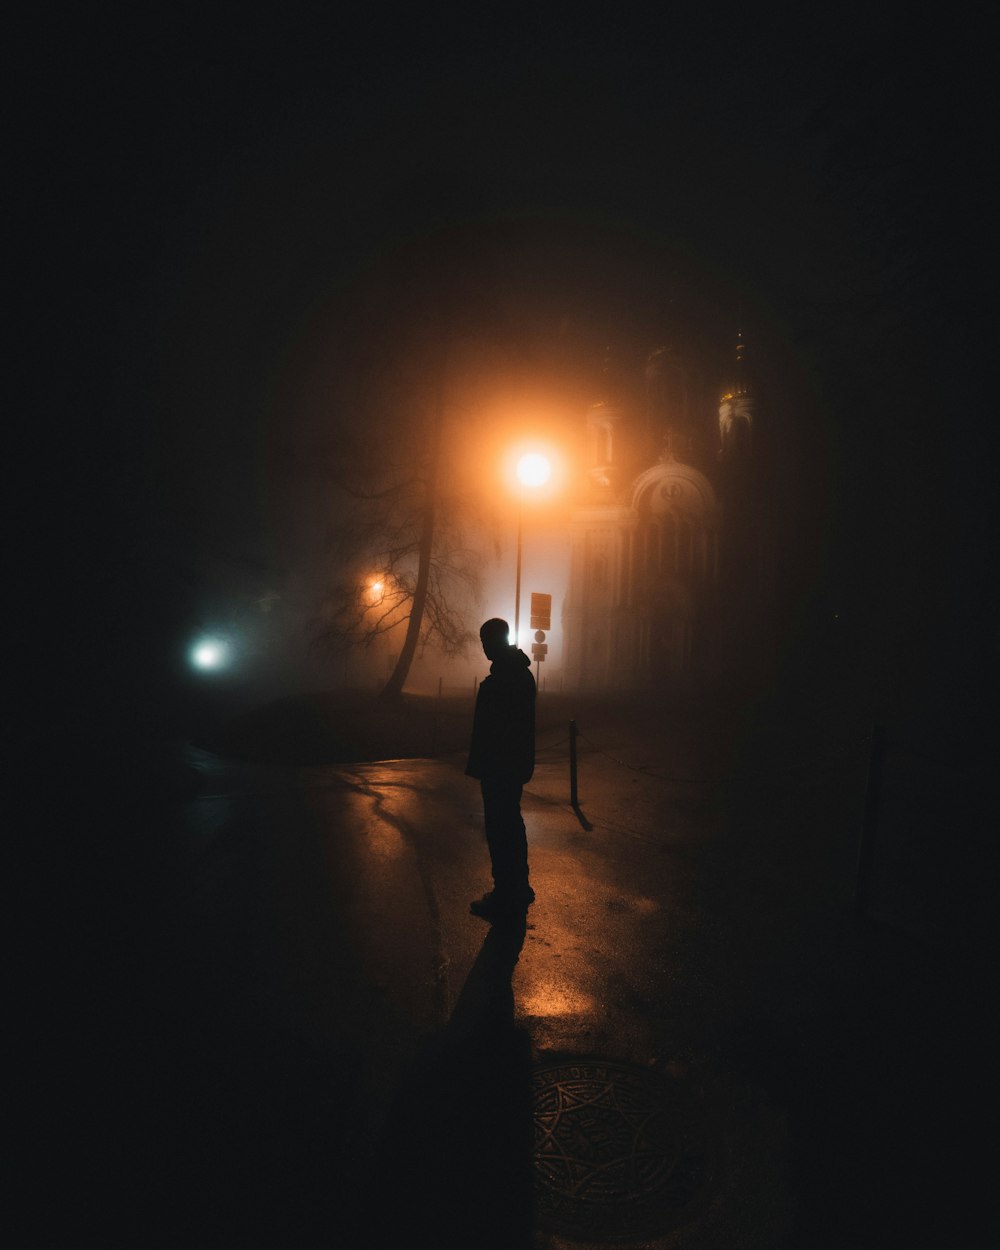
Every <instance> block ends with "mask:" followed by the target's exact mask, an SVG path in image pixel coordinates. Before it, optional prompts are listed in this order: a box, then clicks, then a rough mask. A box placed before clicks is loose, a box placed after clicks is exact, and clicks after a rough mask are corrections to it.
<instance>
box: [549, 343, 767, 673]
mask: <svg viewBox="0 0 1000 1250" xmlns="http://www.w3.org/2000/svg"><path fill="white" fill-rule="evenodd" d="M606 376H607V373H606ZM710 393H711V388H710V387H707V386H706V385H705V384H704V383H703V382H701V381H700V380H699V379H698V378H697V376H695V375H694V373H693V370H692V369H691V368H690V367H686V366H685V365H684V364H683V363H682V362H681V361H679V360H677V359H675V358H674V357H672V355H671V353H669V352H668V351H667V350H666V349H659V350H658V351H657V352H654V353H653V354H652V355H651V356H650V358H649V360H648V361H647V365H646V370H645V377H644V379H643V385H642V386H641V388H638V390H637V392H633V394H632V396H631V397H630V399H629V398H625V399H623V398H622V395H621V392H619V394H617V395H616V394H615V393H614V389H613V388H612V386H611V385H610V383H609V384H608V385H607V386H606V387H605V394H604V396H603V397H602V398H601V399H599V400H598V401H597V402H596V403H594V404H592V405H591V407H590V409H589V410H588V412H587V415H586V435H587V447H588V453H587V466H588V467H587V471H586V475H585V480H584V481H583V482H581V483H580V492H579V501H578V504H577V506H576V507H575V509H574V511H573V513H572V517H571V563H570V577H569V588H568V593H567V597H566V601H565V604H564V608H563V630H564V643H563V645H564V652H563V655H564V667H565V673H566V682H567V684H568V685H569V686H570V687H572V688H576V689H581V690H614V689H637V688H642V687H650V686H654V687H655V686H660V685H668V684H671V683H685V682H687V683H691V682H697V681H698V680H699V679H704V678H711V677H712V676H713V675H721V674H723V673H724V672H725V671H727V670H728V669H730V668H732V667H733V665H734V664H736V665H738V664H739V663H741V662H745V655H744V653H745V651H746V649H747V646H751V647H753V646H755V645H757V644H756V642H755V641H754V634H755V633H758V632H759V626H760V623H761V619H762V616H763V615H765V614H766V611H765V609H766V601H767V591H768V582H769V569H770V567H771V565H772V564H773V561H772V560H771V559H770V553H769V552H768V549H767V527H766V524H765V523H764V518H763V515H762V511H761V508H760V506H759V505H760V502H761V501H760V500H759V498H758V497H757V495H756V492H755V473H754V467H755V465H754V450H753V448H754V422H755V419H756V413H755V407H754V405H755V397H754V392H753V388H752V386H751V384H750V380H749V377H748V374H747V370H746V362H745V359H744V347H743V343H742V339H740V340H739V341H738V343H737V350H736V354H735V359H734V360H733V361H731V363H730V368H729V370H728V376H727V377H726V378H725V379H724V381H723V383H722V384H721V385H719V386H717V387H716V388H715V396H714V403H712V402H711V399H710V398H709V397H710ZM741 656H743V660H742V661H741V658H740V657H741Z"/></svg>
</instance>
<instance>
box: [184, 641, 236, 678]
mask: <svg viewBox="0 0 1000 1250" xmlns="http://www.w3.org/2000/svg"><path fill="white" fill-rule="evenodd" d="M190 657H191V663H192V665H193V666H194V667H195V668H196V669H199V670H200V671H201V672H203V673H212V672H218V670H219V669H222V668H226V667H227V666H228V665H229V663H230V659H231V654H230V646H229V643H228V642H226V640H225V639H224V638H199V639H198V641H197V642H196V643H195V644H194V646H193V647H192V648H191V652H190Z"/></svg>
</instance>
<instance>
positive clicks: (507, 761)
mask: <svg viewBox="0 0 1000 1250" xmlns="http://www.w3.org/2000/svg"><path fill="white" fill-rule="evenodd" d="M509 634H510V629H509V626H508V625H507V622H506V621H502V620H500V619H499V618H498V617H493V618H492V619H491V620H488V621H486V622H484V624H483V626H482V627H481V629H480V630H479V637H480V640H481V641H482V644H483V650H484V651H485V652H486V658H487V659H488V660H491V661H492V663H491V664H490V675H489V677H486V678H484V679H483V681H481V682H480V684H479V693H478V695H477V696H476V712H475V717H474V719H473V723H472V744H471V746H470V748H469V762H468V764H467V765H466V767H465V771H466V774H467V775H468V776H470V777H475V778H477V779H478V781H479V783H480V785H481V786H482V791H483V815H484V818H485V823H486V842H487V845H488V846H489V848H490V860H491V862H492V867H493V889H492V890H491V891H490V893H489V894H485V895H484V896H483V897H482V898H481V899H477V900H476V902H474V903H473V904H472V906H471V910H472V912H473V913H474V914H475V915H477V916H482V917H484V918H485V919H487V920H492V919H494V918H496V917H498V916H504V915H512V914H517V913H518V912H522V913H523V912H524V910H525V908H526V907H527V906H528V905H529V904H530V903H532V902H534V898H535V894H534V891H533V890H532V888H531V886H530V885H529V884H528V842H527V838H526V837H525V832H524V820H523V819H522V817H521V788H522V786H523V785H524V783H525V782H526V781H530V780H531V774H532V773H533V772H534V769H535V679H534V678H533V677H532V675H531V660H529V659H528V657H527V656H526V655H525V654H524V652H523V651H521V650H519V649H518V647H517V646H511V644H510V643H509V641H508V637H509Z"/></svg>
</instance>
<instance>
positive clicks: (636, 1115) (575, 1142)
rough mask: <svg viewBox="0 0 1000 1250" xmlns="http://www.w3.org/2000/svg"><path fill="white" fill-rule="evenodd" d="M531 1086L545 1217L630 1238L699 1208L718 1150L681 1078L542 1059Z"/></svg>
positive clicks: (570, 1229) (590, 1235)
mask: <svg viewBox="0 0 1000 1250" xmlns="http://www.w3.org/2000/svg"><path fill="white" fill-rule="evenodd" d="M533 1082H534V1133H535V1145H534V1177H535V1201H536V1207H537V1213H538V1218H539V1222H540V1223H542V1224H543V1225H544V1226H546V1227H549V1228H551V1229H552V1230H553V1231H556V1232H564V1233H569V1234H571V1235H572V1234H575V1235H577V1236H583V1237H585V1238H587V1239H589V1240H592V1241H625V1240H630V1239H633V1238H641V1237H652V1236H656V1235H657V1234H660V1233H665V1232H669V1231H670V1230H671V1229H673V1228H677V1227H679V1226H680V1225H681V1224H685V1223H687V1222H688V1221H689V1220H690V1219H692V1218H693V1217H694V1216H695V1215H696V1214H697V1213H698V1211H699V1210H700V1209H701V1207H702V1204H703V1200H704V1198H705V1196H706V1194H707V1191H708V1188H709V1183H710V1181H711V1179H712V1151H711V1149H710V1146H709V1134H708V1130H707V1125H706V1123H705V1117H704V1114H703V1113H702V1112H701V1111H700V1109H699V1107H698V1106H697V1100H696V1099H695V1098H693V1097H692V1096H691V1095H690V1094H689V1092H688V1091H687V1090H686V1088H685V1087H684V1083H683V1082H679V1081H671V1080H670V1079H669V1078H660V1077H659V1076H658V1074H656V1073H654V1072H652V1071H650V1070H649V1069H647V1068H640V1067H637V1066H635V1065H633V1064H627V1063H621V1062H618V1061H615V1060H603V1059H586V1060H580V1061H578V1062H576V1063H567V1062H565V1061H561V1062H559V1063H550V1064H541V1065H539V1066H538V1067H536V1069H535V1072H534V1076H533Z"/></svg>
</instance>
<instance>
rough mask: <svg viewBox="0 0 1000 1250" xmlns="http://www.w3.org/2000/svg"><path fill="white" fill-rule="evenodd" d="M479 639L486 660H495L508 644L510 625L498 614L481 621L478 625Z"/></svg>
mask: <svg viewBox="0 0 1000 1250" xmlns="http://www.w3.org/2000/svg"><path fill="white" fill-rule="evenodd" d="M479 640H480V642H481V643H482V644H483V650H484V651H485V652H486V658H487V659H488V660H495V659H496V658H497V657H498V656H500V655H502V654H503V653H504V652H505V651H506V650H507V648H508V647H509V646H510V626H509V625H508V624H507V622H506V621H502V620H501V619H500V617H499V616H494V617H491V618H490V619H489V620H488V621H483V623H482V625H480V627H479Z"/></svg>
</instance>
